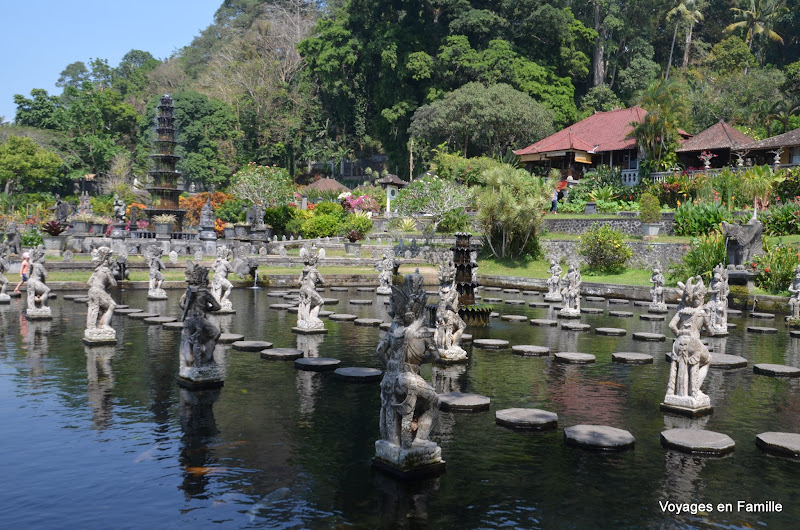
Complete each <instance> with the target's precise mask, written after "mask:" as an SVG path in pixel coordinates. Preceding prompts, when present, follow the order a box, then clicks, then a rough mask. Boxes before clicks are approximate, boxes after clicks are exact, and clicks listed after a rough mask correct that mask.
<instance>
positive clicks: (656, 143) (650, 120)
mask: <svg viewBox="0 0 800 530" xmlns="http://www.w3.org/2000/svg"><path fill="white" fill-rule="evenodd" d="M682 96H683V95H682V93H681V86H680V85H679V84H678V83H676V82H675V81H672V80H667V79H665V80H663V81H662V80H658V81H653V82H652V83H650V85H648V86H647V88H645V89H644V90H643V91H642V92H640V94H639V98H638V101H637V104H638V105H639V106H641V107H642V108H643V109H645V110H646V111H647V115H646V116H645V117H644V119H643V120H642V121H641V122H633V123H631V125H632V126H633V131H632V132H631V136H632V137H634V138H636V143H637V144H638V145H639V149H640V150H642V151H643V152H644V154H645V158H646V159H647V160H650V161H652V162H654V163H655V164H656V165H657V166H659V167H660V168H661V169H664V168H665V167H664V166H666V167H671V166H672V165H674V162H675V160H674V159H675V156H676V155H675V147H677V144H678V125H679V123H680V122H681V121H682V120H683V119H684V118H685V116H686V113H687V106H686V103H685V101H684V99H683V97H682Z"/></svg>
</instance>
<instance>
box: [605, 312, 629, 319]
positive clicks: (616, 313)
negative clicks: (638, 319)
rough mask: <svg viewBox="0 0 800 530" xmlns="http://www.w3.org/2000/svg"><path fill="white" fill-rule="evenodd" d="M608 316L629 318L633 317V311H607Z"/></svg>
mask: <svg viewBox="0 0 800 530" xmlns="http://www.w3.org/2000/svg"><path fill="white" fill-rule="evenodd" d="M608 316H610V317H618V318H631V317H633V313H631V312H630V311H609V312H608Z"/></svg>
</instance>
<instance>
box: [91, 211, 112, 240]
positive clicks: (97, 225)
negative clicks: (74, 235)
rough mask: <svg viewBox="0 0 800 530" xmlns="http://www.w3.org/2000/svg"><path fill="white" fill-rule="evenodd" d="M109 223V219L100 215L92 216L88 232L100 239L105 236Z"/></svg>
mask: <svg viewBox="0 0 800 530" xmlns="http://www.w3.org/2000/svg"><path fill="white" fill-rule="evenodd" d="M110 222H111V219H109V218H107V217H103V216H102V215H93V216H92V225H91V227H90V228H89V232H91V233H92V234H93V235H95V236H98V237H102V236H104V235H106V227H107V226H108V224H109V223H110Z"/></svg>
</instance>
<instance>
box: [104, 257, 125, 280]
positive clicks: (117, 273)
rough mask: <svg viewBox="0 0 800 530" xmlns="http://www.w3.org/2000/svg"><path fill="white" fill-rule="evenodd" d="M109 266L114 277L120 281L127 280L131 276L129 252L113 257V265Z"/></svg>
mask: <svg viewBox="0 0 800 530" xmlns="http://www.w3.org/2000/svg"><path fill="white" fill-rule="evenodd" d="M109 267H110V268H111V273H112V274H113V275H114V279H115V280H116V281H118V282H121V281H123V280H127V279H128V278H129V276H130V271H129V270H128V255H127V254H120V255H119V256H116V257H114V258H112V260H111V265H110V266H109Z"/></svg>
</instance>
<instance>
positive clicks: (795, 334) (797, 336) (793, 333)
mask: <svg viewBox="0 0 800 530" xmlns="http://www.w3.org/2000/svg"><path fill="white" fill-rule="evenodd" d="M789 336H790V337H792V338H793V339H800V331H790V332H789Z"/></svg>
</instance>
